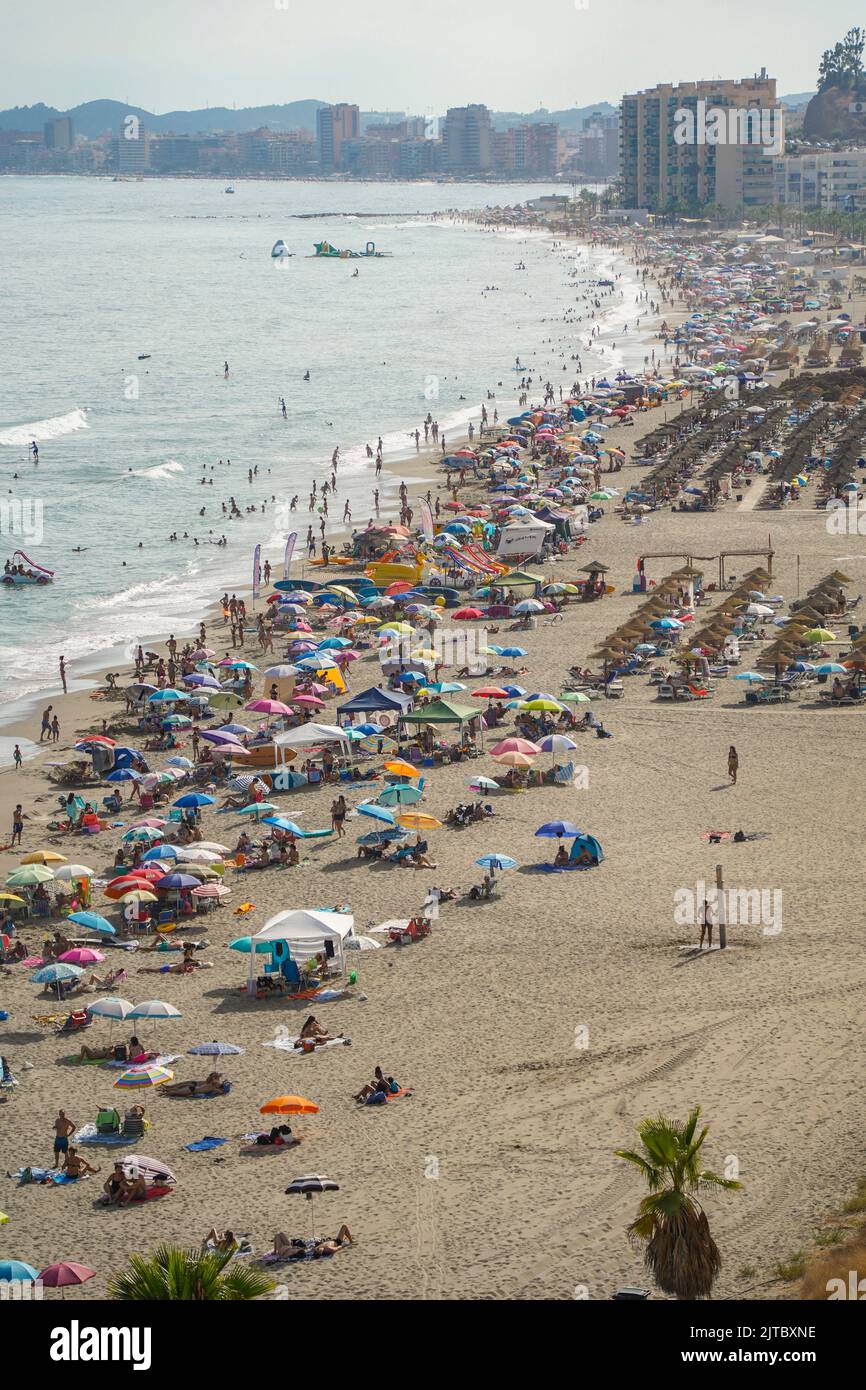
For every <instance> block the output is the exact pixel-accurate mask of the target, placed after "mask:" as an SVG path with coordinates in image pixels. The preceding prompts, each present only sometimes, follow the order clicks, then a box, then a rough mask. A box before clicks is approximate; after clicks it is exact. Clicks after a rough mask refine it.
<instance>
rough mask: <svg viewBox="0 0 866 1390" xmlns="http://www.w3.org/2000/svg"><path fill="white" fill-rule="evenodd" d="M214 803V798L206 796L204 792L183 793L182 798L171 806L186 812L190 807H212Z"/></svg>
mask: <svg viewBox="0 0 866 1390" xmlns="http://www.w3.org/2000/svg"><path fill="white" fill-rule="evenodd" d="M215 801H216V797H214V796H207V795H206V793H205V792H184V794H183V796H179V797H178V799H177V801H175V802H173V803H172V804H173V805H174V806H180V807H181V808H182V809H183V810H186V809H187V808H188V807H191V806H213V805H214V803H215Z"/></svg>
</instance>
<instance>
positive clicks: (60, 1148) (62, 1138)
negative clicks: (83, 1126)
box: [54, 1110, 75, 1163]
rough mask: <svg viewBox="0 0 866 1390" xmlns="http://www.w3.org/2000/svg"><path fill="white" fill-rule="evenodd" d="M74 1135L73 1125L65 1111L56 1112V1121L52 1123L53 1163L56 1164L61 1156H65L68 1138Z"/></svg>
mask: <svg viewBox="0 0 866 1390" xmlns="http://www.w3.org/2000/svg"><path fill="white" fill-rule="evenodd" d="M74 1133H75V1125H74V1124H73V1123H72V1121H71V1120H70V1119H69V1118H68V1116H67V1114H66V1112H65V1110H61V1111H59V1112H58V1115H57V1119H56V1120H55V1121H54V1161H55V1163H56V1162H57V1160H58V1158H59V1157H60V1155H61V1154H65V1153H67V1152H68V1149H69V1140H70V1137H71V1136H72V1135H73V1134H74Z"/></svg>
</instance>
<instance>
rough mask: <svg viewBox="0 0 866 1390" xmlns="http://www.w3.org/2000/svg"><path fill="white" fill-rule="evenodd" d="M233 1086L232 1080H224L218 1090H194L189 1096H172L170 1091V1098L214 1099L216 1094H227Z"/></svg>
mask: <svg viewBox="0 0 866 1390" xmlns="http://www.w3.org/2000/svg"><path fill="white" fill-rule="evenodd" d="M231 1088H232V1083H231V1082H230V1081H224V1082H223V1084H222V1085H221V1086H220V1087H218V1089H217V1090H216V1091H192V1092H191V1093H190V1095H188V1096H172V1094H171V1092H170V1091H169V1092H168V1097H169V1100H213V1098H214V1096H227V1095H228V1093H229V1091H230V1090H231Z"/></svg>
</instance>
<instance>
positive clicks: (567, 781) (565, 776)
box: [553, 763, 574, 787]
mask: <svg viewBox="0 0 866 1390" xmlns="http://www.w3.org/2000/svg"><path fill="white" fill-rule="evenodd" d="M553 780H554V782H555V783H556V784H557V786H562V787H570V786H571V784H572V783H573V781H574V763H562V764H560V766H559V767H555V768H554V769H553Z"/></svg>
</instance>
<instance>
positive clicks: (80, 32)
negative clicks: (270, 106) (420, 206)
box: [4, 0, 850, 114]
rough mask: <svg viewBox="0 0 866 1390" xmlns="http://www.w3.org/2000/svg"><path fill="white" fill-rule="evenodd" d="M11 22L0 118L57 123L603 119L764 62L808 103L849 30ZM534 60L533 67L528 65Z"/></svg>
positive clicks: (657, 11)
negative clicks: (457, 114)
mask: <svg viewBox="0 0 866 1390" xmlns="http://www.w3.org/2000/svg"><path fill="white" fill-rule="evenodd" d="M16 8H17V10H18V13H17V15H16V23H15V24H14V26H13V25H9V26H8V29H7V33H6V41H7V55H8V59H7V72H6V74H5V75H4V76H5V81H4V93H5V100H6V103H7V104H8V105H9V106H15V105H18V106H27V105H33V104H35V103H38V102H45V103H46V104H47V105H50V106H53V107H56V108H57V109H58V110H68V109H70V108H72V107H75V106H76V105H78V104H80V103H81V102H84V101H88V100H92V99H95V98H105V97H109V98H114V99H118V100H123V99H127V98H128V99H129V100H130V102H134V103H135V104H138V105H141V106H144V107H146V108H148V109H150V110H153V111H155V112H164V111H171V110H175V109H179V108H185V109H189V108H198V107H202V108H203V107H206V106H208V105H210V106H213V105H227V106H238V107H243V106H255V105H261V104H264V103H268V102H274V103H277V102H285V101H290V100H300V99H308V98H309V97H310V96H311V95H312V94H314V98H315V99H317V100H323V101H327V102H331V103H337V102H340V101H345V100H352V101H356V102H358V104H359V105H360V106H361V107H362V109H364V108H366V109H373V110H381V109H382V108H383V106H384V107H386V108H389V109H395V110H406V111H407V112H412V113H413V114H414V113H417V114H428V113H437V114H438V113H440V112H442V111H444V110H445V109H446V108H447V107H448V106H456V105H462V104H464V103H466V102H469V101H474V102H483V103H484V104H486V105H488V106H490V107H491V108H492V109H507V110H512V111H515V110H516V111H526V112H530V111H533V110H536V109H538V108H539V107H545V108H547V109H549V110H557V109H567V108H569V107H572V106H585V105H592V104H593V103H596V102H601V101H610V102H612V103H614V104H615V103H616V102H618V100H619V97H620V95H621V93H622V92H623V91H635V90H640V89H642V88H646V87H651V86H654V85H655V84H656V83H658V82H664V81H673V82H676V81H678V80H681V79H682V78H683V77H685V76H695V75H697V76H700V77H701V78H706V79H710V78H713V77H714V76H717V75H725V76H732V75H734V74H736V75H740V76H747V75H748V74H749V73H750V72H752V71H757V70H758V69H759V68H760V67H761V66H762V65H764V64H766V63H768V62H769V65H770V66H772V69H773V71H774V72H775V74H776V76H777V79H778V83H779V86H778V90H779V91H780V92H781V93H786V92H800V91H807V90H811V89H812V88H813V87H814V84H815V73H816V69H817V63H818V59H819V57H820V54H821V52H822V51H823V49H824V48H825V47H826V46H827V45H828V44H829V43H831V42H833V41H834V39H835V37H836V36H837V34H838V33H840V32H842V31H844V29H845V28H846V27H847V25H848V24H849V22H850V10H849V7H847V6H843V4H842V0H827V3H826V4H825V5H824V6H823V7H822V8H821V10H820V12H816V11H815V10H814V9H813V8H812V7H807V6H806V5H805V4H803V5H797V6H796V7H794V8H796V10H797V11H798V13H797V14H796V24H790V25H787V26H780V25H779V23H778V15H776V14H774V13H772V12H770V10H769V9H763V10H762V9H756V8H755V7H754V6H752V5H748V6H747V4H746V0H730V3H729V4H727V5H726V6H725V10H724V19H725V23H724V25H723V26H720V27H719V29H718V32H716V31H715V29H714V31H713V44H712V52H711V58H708V56H707V44H706V37H707V27H706V26H707V25H708V24H713V23H714V21H716V20H718V18H719V17H720V15H719V7H718V5H717V4H715V3H712V4H711V3H710V0H695V3H694V4H693V5H692V6H691V8H690V10H689V15H688V18H689V24H688V26H686V27H685V28H683V27H682V26H681V24H680V23H679V22H678V21H681V19H682V12H681V10H680V9H679V7H678V6H677V5H675V4H674V3H673V0H670V2H668V0H662V2H661V3H660V4H658V5H657V6H655V7H654V9H653V10H652V11H651V12H650V13H651V20H652V23H653V25H655V26H657V27H658V28H659V29H660V30H662V31H663V32H664V43H663V44H661V43H660V44H658V45H655V44H642V43H630V42H626V40H628V39H630V38H632V37H634V35H636V34H637V33H639V32H640V31H641V28H642V26H646V24H647V14H648V12H647V10H646V7H645V6H643V5H642V4H640V3H639V0H608V3H605V4H604V5H602V4H601V3H600V0H537V3H536V4H535V5H534V6H533V7H532V9H531V11H529V12H528V11H527V10H526V7H525V6H522V5H519V4H518V3H517V0H501V3H500V4H499V5H498V7H497V11H496V19H495V22H491V20H490V17H489V13H480V12H477V11H468V10H466V9H465V8H464V7H463V6H462V5H461V4H459V3H458V0H438V3H437V5H436V6H435V8H433V9H431V11H430V13H429V15H428V14H427V13H424V12H422V13H420V14H419V13H416V12H409V13H407V11H406V8H405V6H400V5H398V4H396V3H394V0H381V3H380V4H379V5H378V6H377V9H376V16H375V23H373V22H371V19H370V16H369V14H368V13H367V12H366V11H364V10H363V9H359V7H357V6H356V5H354V4H349V3H348V0H333V3H332V4H331V5H330V6H329V8H328V22H327V23H326V24H325V23H323V20H322V16H321V14H320V13H318V12H316V11H313V10H307V9H304V8H303V7H300V6H298V5H297V4H296V3H295V0H254V3H252V4H250V5H247V6H245V7H244V8H243V9H242V10H240V9H239V8H238V7H237V5H236V4H235V3H234V0H207V3H205V0H183V4H182V5H181V6H177V5H176V4H169V3H168V0H151V3H150V4H149V5H148V7H147V9H146V10H133V11H128V12H126V13H125V14H124V16H123V18H122V20H121V21H120V22H118V16H117V14H116V12H115V10H114V8H113V7H109V6H108V4H107V3H106V0H88V3H86V4H83V5H80V6H78V7H76V9H75V10H74V12H70V11H69V9H68V7H67V6H65V5H61V4H60V3H59V0H33V3H29V4H28V5H27V6H26V7H25V6H23V5H21V6H18V7H16ZM843 11H844V12H843ZM788 14H789V17H792V16H791V14H790V7H789V11H788ZM109 21H110V22H109ZM744 34H745V35H746V36H747V37H746V39H745V41H744V39H743V35H744ZM168 36H170V42H167V38H168ZM533 46H535V47H537V50H538V61H537V62H527V54H528V53H532V52H533ZM383 93H385V94H386V99H385V100H383Z"/></svg>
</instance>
